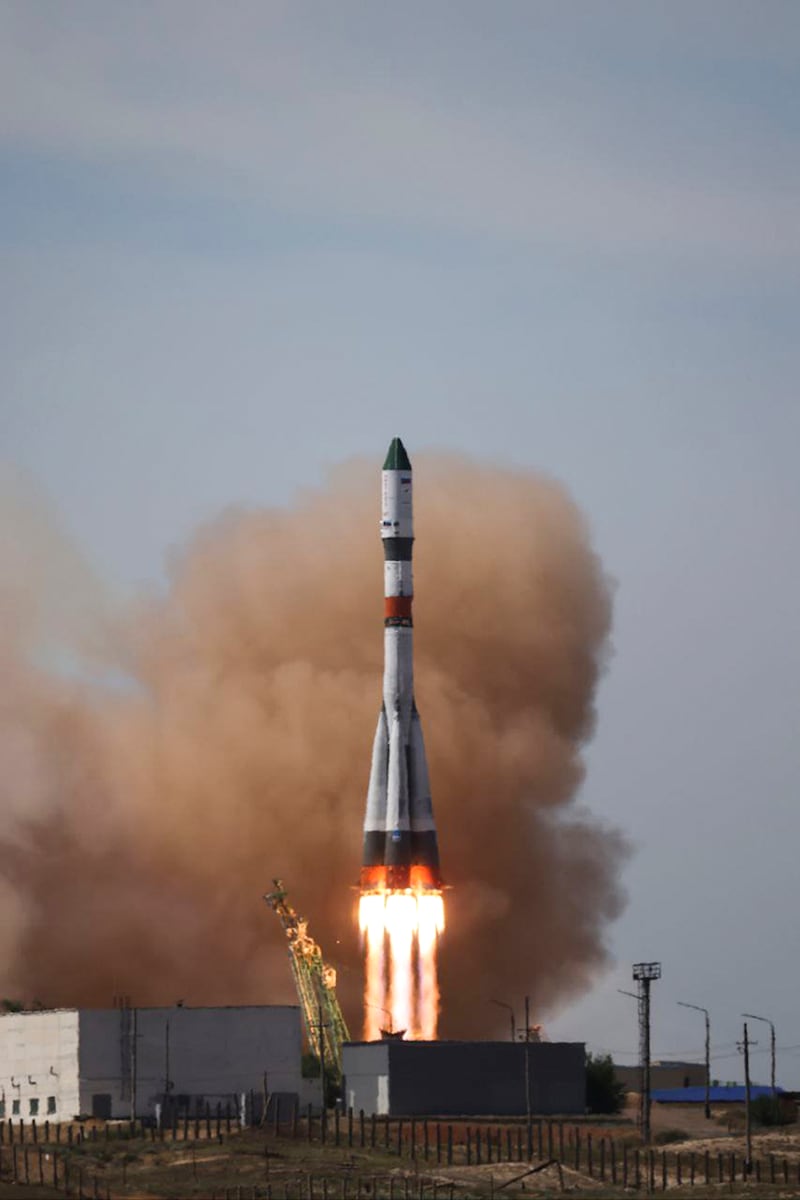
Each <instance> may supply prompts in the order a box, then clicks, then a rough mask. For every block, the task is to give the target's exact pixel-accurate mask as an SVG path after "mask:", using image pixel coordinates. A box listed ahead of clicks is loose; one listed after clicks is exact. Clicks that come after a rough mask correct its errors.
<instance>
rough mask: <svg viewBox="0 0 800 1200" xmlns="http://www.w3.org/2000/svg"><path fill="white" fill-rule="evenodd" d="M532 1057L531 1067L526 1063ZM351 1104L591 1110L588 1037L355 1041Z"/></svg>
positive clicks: (391, 1110) (404, 1108)
mask: <svg viewBox="0 0 800 1200" xmlns="http://www.w3.org/2000/svg"><path fill="white" fill-rule="evenodd" d="M526 1058H527V1066H526ZM342 1059H343V1073H344V1085H343V1093H344V1102H345V1104H346V1105H347V1106H348V1107H350V1108H353V1109H355V1111H356V1112H358V1110H359V1109H363V1110H364V1112H365V1113H366V1114H368V1115H371V1114H372V1113H377V1114H380V1115H388V1116H440V1117H444V1116H478V1115H480V1116H524V1115H525V1113H526V1111H527V1107H528V1105H527V1100H526V1084H527V1087H528V1095H529V1097H530V1109H531V1112H533V1113H536V1114H546V1113H552V1114H556V1113H564V1114H567V1113H570V1114H572V1113H583V1112H585V1110H586V1053H585V1047H584V1044H583V1042H530V1043H527V1044H526V1043H524V1042H518V1043H514V1042H411V1041H409V1042H405V1041H395V1040H387V1041H381V1042H348V1043H345V1046H344V1049H343V1052H342Z"/></svg>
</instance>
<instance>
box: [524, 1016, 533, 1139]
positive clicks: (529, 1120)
mask: <svg viewBox="0 0 800 1200" xmlns="http://www.w3.org/2000/svg"><path fill="white" fill-rule="evenodd" d="M530 1042H531V998H530V996H526V997H525V1114H526V1117H527V1124H528V1162H530V1160H531V1159H532V1158H533V1120H532V1116H531V1045H530Z"/></svg>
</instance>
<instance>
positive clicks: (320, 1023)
mask: <svg viewBox="0 0 800 1200" xmlns="http://www.w3.org/2000/svg"><path fill="white" fill-rule="evenodd" d="M327 1028H328V1026H327V1025H326V1024H324V1022H323V1020H322V1001H321V1000H318V1001H317V1029H318V1030H319V1076H320V1083H321V1084H322V1119H323V1121H324V1120H325V1117H326V1114H327V1111H328V1106H327V1100H326V1089H325V1085H326V1079H325V1030H326V1029H327Z"/></svg>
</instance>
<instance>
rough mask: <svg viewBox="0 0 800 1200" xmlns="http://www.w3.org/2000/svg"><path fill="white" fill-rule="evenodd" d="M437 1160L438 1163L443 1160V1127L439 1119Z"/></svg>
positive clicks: (437, 1127)
mask: <svg viewBox="0 0 800 1200" xmlns="http://www.w3.org/2000/svg"><path fill="white" fill-rule="evenodd" d="M436 1161H437V1163H441V1161H442V1128H441V1126H440V1124H439V1122H438V1121H437V1122H436Z"/></svg>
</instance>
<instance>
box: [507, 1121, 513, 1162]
mask: <svg viewBox="0 0 800 1200" xmlns="http://www.w3.org/2000/svg"><path fill="white" fill-rule="evenodd" d="M511 1151H512V1146H511V1130H510V1129H507V1130H506V1162H513V1160H514V1156H513V1154H512V1152H511Z"/></svg>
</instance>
